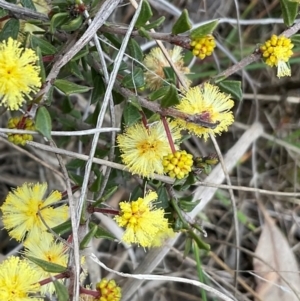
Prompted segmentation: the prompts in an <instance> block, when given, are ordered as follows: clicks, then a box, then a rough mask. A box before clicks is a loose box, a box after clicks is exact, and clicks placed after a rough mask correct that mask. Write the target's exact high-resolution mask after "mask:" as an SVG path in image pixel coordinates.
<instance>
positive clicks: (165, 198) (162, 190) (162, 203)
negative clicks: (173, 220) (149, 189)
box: [157, 186, 170, 209]
mask: <svg viewBox="0 0 300 301" xmlns="http://www.w3.org/2000/svg"><path fill="white" fill-rule="evenodd" d="M157 196H158V197H157V207H158V208H163V209H166V208H168V207H170V203H169V199H170V197H169V195H168V192H167V189H166V187H165V186H160V187H159V188H158V189H157Z"/></svg>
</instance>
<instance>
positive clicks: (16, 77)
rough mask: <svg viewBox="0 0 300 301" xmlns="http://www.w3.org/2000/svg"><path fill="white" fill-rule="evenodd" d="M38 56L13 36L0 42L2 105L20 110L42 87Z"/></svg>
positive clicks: (0, 95)
mask: <svg viewBox="0 0 300 301" xmlns="http://www.w3.org/2000/svg"><path fill="white" fill-rule="evenodd" d="M37 60H38V56H37V55H36V54H35V52H34V51H33V50H32V49H28V48H23V47H21V43H19V42H18V41H16V40H13V39H12V38H9V39H8V41H3V42H1V43H0V99H1V100H0V105H3V106H5V107H7V108H8V110H18V109H19V108H20V106H21V105H22V104H23V102H25V100H26V98H27V99H28V100H30V99H31V98H32V96H31V93H36V92H37V91H38V90H39V88H40V87H41V84H42V83H41V78H40V75H39V73H40V67H38V66H37V65H36V61H37Z"/></svg>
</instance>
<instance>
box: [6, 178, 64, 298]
mask: <svg viewBox="0 0 300 301" xmlns="http://www.w3.org/2000/svg"><path fill="white" fill-rule="evenodd" d="M46 190H47V184H46V183H43V184H40V183H37V184H29V183H25V184H23V185H22V186H20V187H18V188H17V189H16V190H14V191H12V192H10V193H9V194H8V196H7V197H6V199H5V202H4V203H3V205H2V206H1V207H0V210H1V211H2V214H3V225H4V227H5V228H6V229H7V230H8V233H9V235H10V236H11V237H12V238H14V239H16V240H17V241H23V242H24V247H25V251H24V258H23V259H21V258H19V257H14V256H12V257H8V259H7V260H5V261H4V262H3V263H2V264H1V265H0V300H8V301H14V300H27V299H25V298H28V300H29V294H35V293H39V294H46V293H50V294H51V293H53V292H54V285H53V284H52V283H48V284H47V285H44V286H40V284H39V281H41V280H43V279H45V278H48V277H50V276H55V274H53V273H48V272H45V271H44V270H43V269H42V268H41V267H40V266H38V265H36V264H34V263H33V262H31V261H29V260H28V259H27V258H26V257H28V256H32V257H35V258H37V259H40V260H44V261H48V262H51V263H55V264H59V265H61V266H63V267H66V266H67V260H68V257H67V254H66V248H65V246H64V244H62V243H59V242H56V241H55V238H54V237H53V235H52V234H50V233H49V232H47V229H48V228H47V227H50V228H52V227H55V226H57V225H59V224H60V223H62V222H64V221H66V220H67V218H68V217H69V214H68V211H69V208H68V206H66V205H62V204H59V205H58V204H57V203H58V202H59V201H60V200H61V197H62V196H61V193H60V192H58V191H53V192H52V193H51V194H50V195H49V196H48V197H45V194H46ZM46 225H47V226H46ZM30 300H43V299H42V298H30Z"/></svg>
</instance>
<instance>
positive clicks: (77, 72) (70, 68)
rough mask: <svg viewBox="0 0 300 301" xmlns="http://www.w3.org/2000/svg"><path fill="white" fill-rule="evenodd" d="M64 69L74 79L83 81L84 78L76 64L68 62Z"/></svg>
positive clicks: (78, 65)
mask: <svg viewBox="0 0 300 301" xmlns="http://www.w3.org/2000/svg"><path fill="white" fill-rule="evenodd" d="M64 69H66V70H67V72H68V73H71V74H73V75H75V76H76V77H78V78H80V79H82V80H84V76H83V75H82V73H81V69H80V64H78V62H75V61H69V62H68V63H67V65H66V66H65V68H64Z"/></svg>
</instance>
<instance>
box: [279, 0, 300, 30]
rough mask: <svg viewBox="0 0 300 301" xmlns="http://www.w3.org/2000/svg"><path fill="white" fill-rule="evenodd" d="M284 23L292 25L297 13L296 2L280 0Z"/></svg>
mask: <svg viewBox="0 0 300 301" xmlns="http://www.w3.org/2000/svg"><path fill="white" fill-rule="evenodd" d="M280 5H281V10H282V16H283V21H284V24H285V25H286V26H288V27H290V26H292V25H293V24H294V22H295V19H296V17H297V14H298V5H299V4H298V3H297V2H292V1H289V0H280Z"/></svg>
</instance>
